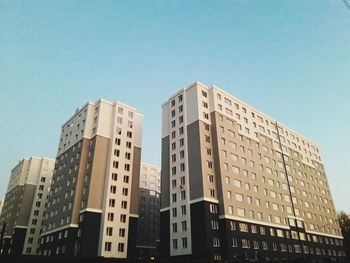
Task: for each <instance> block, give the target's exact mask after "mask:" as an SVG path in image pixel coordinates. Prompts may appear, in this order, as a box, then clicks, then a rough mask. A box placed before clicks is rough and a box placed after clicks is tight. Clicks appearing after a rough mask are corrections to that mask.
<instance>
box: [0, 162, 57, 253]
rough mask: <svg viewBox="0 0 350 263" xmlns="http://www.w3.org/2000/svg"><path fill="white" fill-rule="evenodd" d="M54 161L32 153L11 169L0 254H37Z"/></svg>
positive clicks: (1, 218)
mask: <svg viewBox="0 0 350 263" xmlns="http://www.w3.org/2000/svg"><path fill="white" fill-rule="evenodd" d="M54 164H55V161H54V160H52V159H49V158H39V157H30V158H24V159H23V160H21V161H20V162H19V163H18V164H17V165H16V166H15V167H14V168H13V169H12V171H11V177H10V180H9V184H8V187H7V191H6V196H5V200H4V204H3V209H2V212H1V215H0V233H1V234H0V235H1V236H0V255H21V254H24V255H35V254H37V253H38V243H39V238H40V232H41V227H42V221H43V219H44V212H45V205H46V198H47V195H48V193H49V191H50V182H51V177H52V172H53V168H54Z"/></svg>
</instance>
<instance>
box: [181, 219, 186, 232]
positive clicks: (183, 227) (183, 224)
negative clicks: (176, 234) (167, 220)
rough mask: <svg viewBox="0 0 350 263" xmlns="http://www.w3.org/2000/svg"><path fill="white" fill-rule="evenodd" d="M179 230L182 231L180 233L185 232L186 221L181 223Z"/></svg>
mask: <svg viewBox="0 0 350 263" xmlns="http://www.w3.org/2000/svg"><path fill="white" fill-rule="evenodd" d="M181 229H182V231H187V222H186V221H182V222H181Z"/></svg>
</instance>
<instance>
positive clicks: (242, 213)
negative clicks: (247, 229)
mask: <svg viewBox="0 0 350 263" xmlns="http://www.w3.org/2000/svg"><path fill="white" fill-rule="evenodd" d="M237 215H238V216H245V210H244V209H242V208H237Z"/></svg>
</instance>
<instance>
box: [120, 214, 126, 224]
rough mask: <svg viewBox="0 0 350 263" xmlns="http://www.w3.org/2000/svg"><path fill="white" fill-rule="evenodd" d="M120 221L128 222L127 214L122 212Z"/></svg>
mask: <svg viewBox="0 0 350 263" xmlns="http://www.w3.org/2000/svg"><path fill="white" fill-rule="evenodd" d="M120 222H121V223H125V222H126V215H125V214H121V215H120Z"/></svg>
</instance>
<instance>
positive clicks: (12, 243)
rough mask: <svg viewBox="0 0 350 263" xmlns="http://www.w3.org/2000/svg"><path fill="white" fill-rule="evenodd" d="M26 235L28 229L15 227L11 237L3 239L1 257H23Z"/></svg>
mask: <svg viewBox="0 0 350 263" xmlns="http://www.w3.org/2000/svg"><path fill="white" fill-rule="evenodd" d="M26 234H27V228H25V227H14V228H13V230H12V235H11V236H4V237H1V239H0V255H11V256H19V255H22V252H23V247H24V242H25V238H26Z"/></svg>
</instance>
